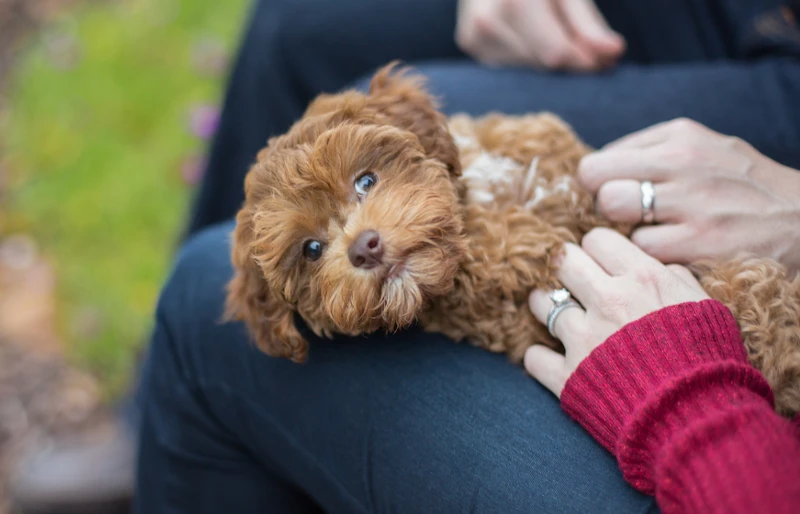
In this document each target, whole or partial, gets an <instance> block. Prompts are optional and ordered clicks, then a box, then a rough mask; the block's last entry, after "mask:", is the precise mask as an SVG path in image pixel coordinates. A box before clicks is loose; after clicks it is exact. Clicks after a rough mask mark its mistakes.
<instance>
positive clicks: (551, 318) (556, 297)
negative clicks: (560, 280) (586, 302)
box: [547, 288, 581, 339]
mask: <svg viewBox="0 0 800 514" xmlns="http://www.w3.org/2000/svg"><path fill="white" fill-rule="evenodd" d="M550 299H551V300H553V307H551V308H550V312H548V313H547V331H548V332H550V335H551V336H553V337H554V338H555V339H558V336H556V333H555V328H556V319H557V318H558V315H559V314H561V313H562V312H564V311H565V310H567V309H569V308H570V307H578V308H580V306H581V304H579V303H578V302H576V301H575V300H573V299H572V295H571V294H570V292H569V291H567V290H566V289H564V288H561V289H556V290H555V291H553V294H551V295H550Z"/></svg>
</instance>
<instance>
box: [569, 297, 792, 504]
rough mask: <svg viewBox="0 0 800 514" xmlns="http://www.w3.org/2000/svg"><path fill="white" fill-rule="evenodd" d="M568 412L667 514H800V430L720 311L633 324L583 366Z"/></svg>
mask: <svg viewBox="0 0 800 514" xmlns="http://www.w3.org/2000/svg"><path fill="white" fill-rule="evenodd" d="M561 401H562V406H563V408H564V410H566V411H567V413H569V415H570V416H572V417H573V418H574V419H575V420H577V421H578V422H579V423H580V424H581V425H583V427H584V428H585V429H586V430H587V431H589V433H590V434H591V435H592V436H593V437H594V438H595V439H597V440H598V441H599V442H600V444H602V445H603V446H605V447H606V448H607V449H608V450H609V451H610V452H611V453H613V454H614V455H615V456H616V457H617V460H618V461H619V465H620V467H621V468H622V473H623V475H624V476H625V479H626V480H627V481H628V482H630V483H631V484H632V485H633V486H634V487H635V488H636V489H638V490H640V491H642V492H645V493H647V494H654V495H655V497H656V501H657V503H658V505H659V507H660V508H661V510H662V511H663V512H664V513H665V514H668V513H672V512H680V513H693V512H698V513H712V512H721V513H722V512H724V513H738V512H741V513H748V514H752V513H762V512H763V513H769V514H776V513H784V512H785V513H793V514H797V513H800V431H798V430H797V428H796V427H795V426H794V425H792V423H790V422H789V421H788V420H786V419H784V418H782V417H780V416H778V415H777V414H776V413H775V412H774V410H773V408H772V404H773V397H772V391H771V389H770V387H769V385H768V384H767V382H766V380H765V379H764V377H763V376H762V375H761V374H760V373H759V372H758V371H757V370H756V369H755V368H753V367H751V366H750V365H749V364H748V362H747V355H746V354H745V349H744V345H743V344H742V339H741V336H740V334H739V329H738V327H737V325H736V321H735V320H734V319H733V316H731V313H730V311H728V309H726V308H725V306H723V305H722V304H721V303H719V302H716V301H712V300H707V301H704V302H700V303H686V304H682V305H676V306H673V307H668V308H666V309H662V310H660V311H658V312H654V313H652V314H650V315H648V316H645V317H644V318H642V319H640V320H638V321H636V322H634V323H631V324H629V325H627V326H626V327H624V328H623V329H622V330H620V331H619V332H617V333H616V334H614V335H613V336H611V337H610V338H609V339H608V341H606V342H605V344H603V345H601V346H600V347H599V348H597V349H596V350H594V352H592V354H591V355H590V356H589V357H588V358H587V359H586V360H585V361H584V362H583V363H581V365H580V366H579V367H578V369H577V370H576V371H575V373H574V374H573V375H572V377H571V378H570V379H569V380H568V381H567V384H566V386H565V387H564V391H563V393H562V395H561Z"/></svg>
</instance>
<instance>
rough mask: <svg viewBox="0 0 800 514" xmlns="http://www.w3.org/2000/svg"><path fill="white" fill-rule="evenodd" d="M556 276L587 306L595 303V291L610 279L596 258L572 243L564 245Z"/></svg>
mask: <svg viewBox="0 0 800 514" xmlns="http://www.w3.org/2000/svg"><path fill="white" fill-rule="evenodd" d="M556 276H557V277H558V280H560V281H561V283H562V284H564V287H566V288H567V289H568V290H569V291H570V292H571V293H572V296H574V297H575V298H576V299H577V300H578V301H579V302H581V303H582V304H583V305H586V306H588V305H592V304H594V302H595V301H596V298H595V292H596V291H597V290H598V289H599V288H602V286H603V285H604V283H605V282H606V281H608V280H609V279H610V277H609V276H608V273H606V271H605V270H604V269H603V268H601V267H600V265H599V264H597V263H596V262H595V261H594V259H592V258H591V257H589V255H587V254H586V252H584V251H583V250H582V249H581V248H580V247H579V246H576V245H574V244H571V243H567V244H566V245H564V257H563V259H562V260H561V264H560V267H559V269H558V272H557V273H556ZM570 310H571V309H570Z"/></svg>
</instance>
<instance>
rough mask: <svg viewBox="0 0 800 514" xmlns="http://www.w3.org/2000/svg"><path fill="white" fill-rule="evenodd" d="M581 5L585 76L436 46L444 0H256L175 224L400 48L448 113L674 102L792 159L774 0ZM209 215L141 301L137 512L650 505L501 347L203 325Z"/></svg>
mask: <svg viewBox="0 0 800 514" xmlns="http://www.w3.org/2000/svg"><path fill="white" fill-rule="evenodd" d="M599 4H600V6H601V8H602V9H603V11H604V13H605V14H606V16H607V17H608V19H609V21H610V23H611V25H612V26H614V27H615V28H616V29H617V30H618V31H620V32H622V33H623V35H624V36H625V37H626V39H627V41H628V43H629V47H630V48H629V51H628V54H627V56H626V58H625V60H624V62H623V63H622V64H621V65H620V66H619V67H617V68H616V69H615V70H613V71H610V72H607V73H603V74H599V75H591V76H589V75H567V74H549V73H538V72H533V71H527V70H487V69H483V68H480V67H478V66H476V65H475V64H473V63H471V62H469V61H468V60H466V58H465V57H464V56H463V55H461V54H460V52H459V51H458V50H457V49H456V48H455V46H454V45H453V43H452V34H453V25H454V19H455V0H371V1H364V0H362V1H357V0H339V1H331V0H284V1H279V0H264V1H262V2H259V3H258V4H257V5H256V7H255V10H254V11H253V16H252V21H251V26H250V28H249V31H248V33H247V36H246V38H245V42H244V45H243V46H242V50H241V53H240V56H239V59H238V61H237V65H236V69H235V71H234V74H233V77H232V80H231V83H230V85H229V88H228V94H227V98H226V104H225V111H224V114H223V120H222V124H221V128H220V132H219V134H218V136H217V138H216V140H215V143H214V147H213V149H212V152H211V158H210V165H209V169H208V173H207V176H206V179H205V180H204V183H203V185H202V188H201V193H200V195H199V197H198V202H197V207H196V210H195V212H194V214H193V217H192V224H191V227H190V229H189V231H188V232H189V233H190V234H194V233H196V232H198V231H199V230H200V229H202V228H204V227H208V226H209V225H212V224H214V223H218V222H220V221H223V220H226V219H229V218H230V217H231V216H232V215H233V213H234V212H235V210H236V209H237V207H238V206H239V204H240V203H241V200H242V177H243V175H244V173H245V171H246V170H247V167H248V165H249V163H250V162H251V161H252V159H253V156H254V155H255V153H256V151H257V150H258V148H260V147H261V146H262V145H263V144H264V142H265V141H266V139H267V137H268V136H270V135H273V134H276V133H280V132H283V131H284V130H286V128H288V126H289V124H290V123H291V122H293V121H294V120H295V119H296V118H297V117H298V116H299V115H300V114H301V113H302V110H303V108H304V106H305V104H306V103H307V102H308V100H310V99H311V98H312V97H313V96H314V95H315V94H317V93H318V92H320V91H323V90H327V91H331V90H336V89H339V88H341V87H343V86H345V85H346V84H348V83H351V82H353V81H354V80H355V79H356V78H357V77H360V76H363V75H364V74H367V73H369V72H370V71H371V70H372V69H373V68H375V67H376V66H379V65H381V64H383V63H384V62H386V61H388V60H390V59H393V58H403V59H405V60H408V61H411V62H412V63H415V64H420V63H421V65H420V68H421V69H422V71H423V72H425V73H426V74H428V75H429V77H430V78H431V82H432V88H433V89H434V91H435V92H437V93H439V94H440V95H442V96H443V100H444V101H445V108H446V110H448V111H449V112H454V111H466V112H470V113H473V114H482V113H485V112H487V111H490V110H499V111H504V112H509V113H521V112H528V111H538V110H551V111H554V112H556V113H557V114H559V115H561V116H563V117H564V118H566V119H567V120H568V121H569V122H570V123H572V124H573V125H574V126H575V127H576V129H577V130H578V132H579V133H580V134H581V136H582V137H583V138H584V139H586V140H587V141H588V142H589V143H590V144H593V145H601V144H603V143H605V142H607V141H610V140H612V139H614V138H617V137H619V136H622V135H624V134H626V133H629V132H631V131H634V130H637V129H640V128H643V127H645V126H648V125H650V124H652V123H656V122H659V121H664V120H667V119H670V118H674V117H678V116H687V117H691V118H694V119H697V120H698V121H701V122H703V123H706V124H708V125H710V126H711V127H712V128H715V129H717V130H720V131H723V132H726V133H729V134H734V135H738V136H740V137H742V138H744V139H747V140H748V141H750V142H752V143H753V144H754V145H755V146H757V147H758V148H759V149H761V150H762V151H763V152H765V153H767V154H768V155H770V156H772V157H774V158H776V159H778V160H780V161H782V162H785V163H787V164H790V165H794V166H796V167H800V107H799V105H798V104H799V103H798V102H797V100H796V99H797V98H800V62H798V60H797V55H798V49H800V36H798V33H797V31H796V29H794V28H792V26H791V24H790V23H789V21H787V18H786V17H784V16H782V15H781V13H780V11H778V10H775V9H773V8H774V7H776V6H777V4H778V2H765V1H759V2H745V1H741V2H738V1H737V2H734V1H733V0H730V1H721V0H720V1H708V2H701V1H698V0H684V1H680V0H654V1H651V2H637V1H635V0H625V1H620V0H614V1H612V0H607V1H601V2H599ZM788 19H789V20H790V18H788ZM359 84H361V83H359ZM230 228H231V226H230V225H229V224H225V225H222V226H219V227H216V228H213V229H210V230H209V231H206V232H205V233H203V234H202V235H199V236H196V237H195V238H193V239H192V241H191V242H190V243H189V244H188V245H187V246H186V247H185V248H184V250H183V251H182V253H181V255H180V257H179V259H178V261H177V263H176V265H175V267H174V270H173V272H172V275H171V277H170V279H169V281H168V283H167V285H166V287H165V289H164V291H163V293H162V296H161V299H160V301H159V305H158V309H157V316H156V327H155V332H154V336H153V343H152V346H151V348H150V350H149V354H148V358H147V359H146V362H145V365H144V369H143V373H142V384H141V389H140V393H141V395H140V397H141V400H142V405H143V419H142V425H141V447H140V464H139V471H138V492H137V499H136V509H137V511H138V512H140V513H143V514H158V513H161V512H191V513H193V514H194V513H204V512H208V513H219V512H231V513H251V512H252V513H256V512H278V513H292V512H317V511H326V512H332V513H356V512H411V513H417V512H421V513H428V512H502V513H513V512H559V513H561V512H643V511H649V510H654V509H655V507H654V505H653V502H652V500H651V499H650V498H647V497H644V496H642V495H639V494H638V493H636V492H635V491H633V490H632V489H631V488H630V487H628V486H627V485H626V484H625V482H624V481H623V480H622V477H621V476H620V473H619V471H618V470H617V468H616V464H615V462H614V459H613V458H612V457H611V456H610V455H608V454H607V453H606V452H605V451H604V450H602V449H601V448H600V447H599V446H598V445H596V444H595V443H594V442H593V441H592V440H591V439H590V438H589V436H588V435H586V434H585V433H584V432H583V431H582V430H581V428H580V427H579V426H578V425H576V424H575V423H573V422H571V421H570V420H569V419H568V418H567V417H566V416H565V415H564V414H563V413H562V412H561V410H560V408H559V405H558V402H557V401H556V400H555V399H554V398H553V397H552V396H551V395H550V394H549V393H548V392H547V391H545V390H544V389H543V388H541V387H540V386H539V385H538V384H536V383H535V382H534V381H533V380H531V379H530V378H528V377H527V376H525V374H524V372H523V371H522V370H521V369H519V368H517V367H515V366H512V365H510V364H508V363H507V362H506V360H505V358H504V357H503V356H499V355H492V354H489V353H487V352H484V351H482V350H479V349H475V348H472V347H469V346H467V345H458V344H454V343H452V342H449V341H447V340H445V339H444V338H442V337H439V336H436V335H431V334H425V333H422V332H420V331H419V330H417V329H410V330H408V331H406V332H403V333H400V334H395V335H392V336H382V335H375V336H370V337H364V338H355V339H348V338H337V339H336V340H334V341H327V340H318V339H316V338H314V337H313V336H310V335H309V337H310V339H311V356H310V362H309V363H308V364H306V365H296V364H292V363H290V362H288V361H282V360H275V359H270V358H267V357H266V356H264V355H262V354H260V353H259V352H258V351H257V350H256V349H255V348H254V347H253V346H252V345H251V344H250V343H249V342H248V338H247V335H246V333H245V331H244V329H243V327H242V326H240V325H238V324H220V323H219V322H218V320H219V318H220V315H221V308H222V303H223V296H224V292H223V291H224V286H225V283H226V281H227V280H228V278H229V276H230V273H231V269H230V265H229V262H228V261H229V248H228V242H227V237H228V233H229V231H230Z"/></svg>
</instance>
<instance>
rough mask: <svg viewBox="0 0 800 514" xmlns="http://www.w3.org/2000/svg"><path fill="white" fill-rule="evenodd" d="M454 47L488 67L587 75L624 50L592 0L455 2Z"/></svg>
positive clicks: (466, 0)
mask: <svg viewBox="0 0 800 514" xmlns="http://www.w3.org/2000/svg"><path fill="white" fill-rule="evenodd" d="M457 16H458V19H457V23H456V35H455V37H456V43H457V44H458V46H459V47H461V49H462V50H464V52H466V53H468V54H469V55H471V56H472V57H474V58H475V59H476V60H478V61H480V62H482V63H485V64H490V65H513V66H531V67H534V68H549V69H564V70H575V71H591V70H598V69H602V68H607V67H609V66H612V65H613V64H614V63H615V62H616V60H617V59H618V58H619V57H620V56H621V55H622V53H623V52H624V51H625V40H624V39H623V38H622V36H620V35H619V34H618V33H616V32H614V31H613V30H612V29H611V28H610V27H609V26H608V23H607V22H606V20H605V18H603V15H602V14H601V13H600V11H599V10H598V9H597V6H596V5H595V4H594V2H593V0H459V2H458V15H457Z"/></svg>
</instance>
